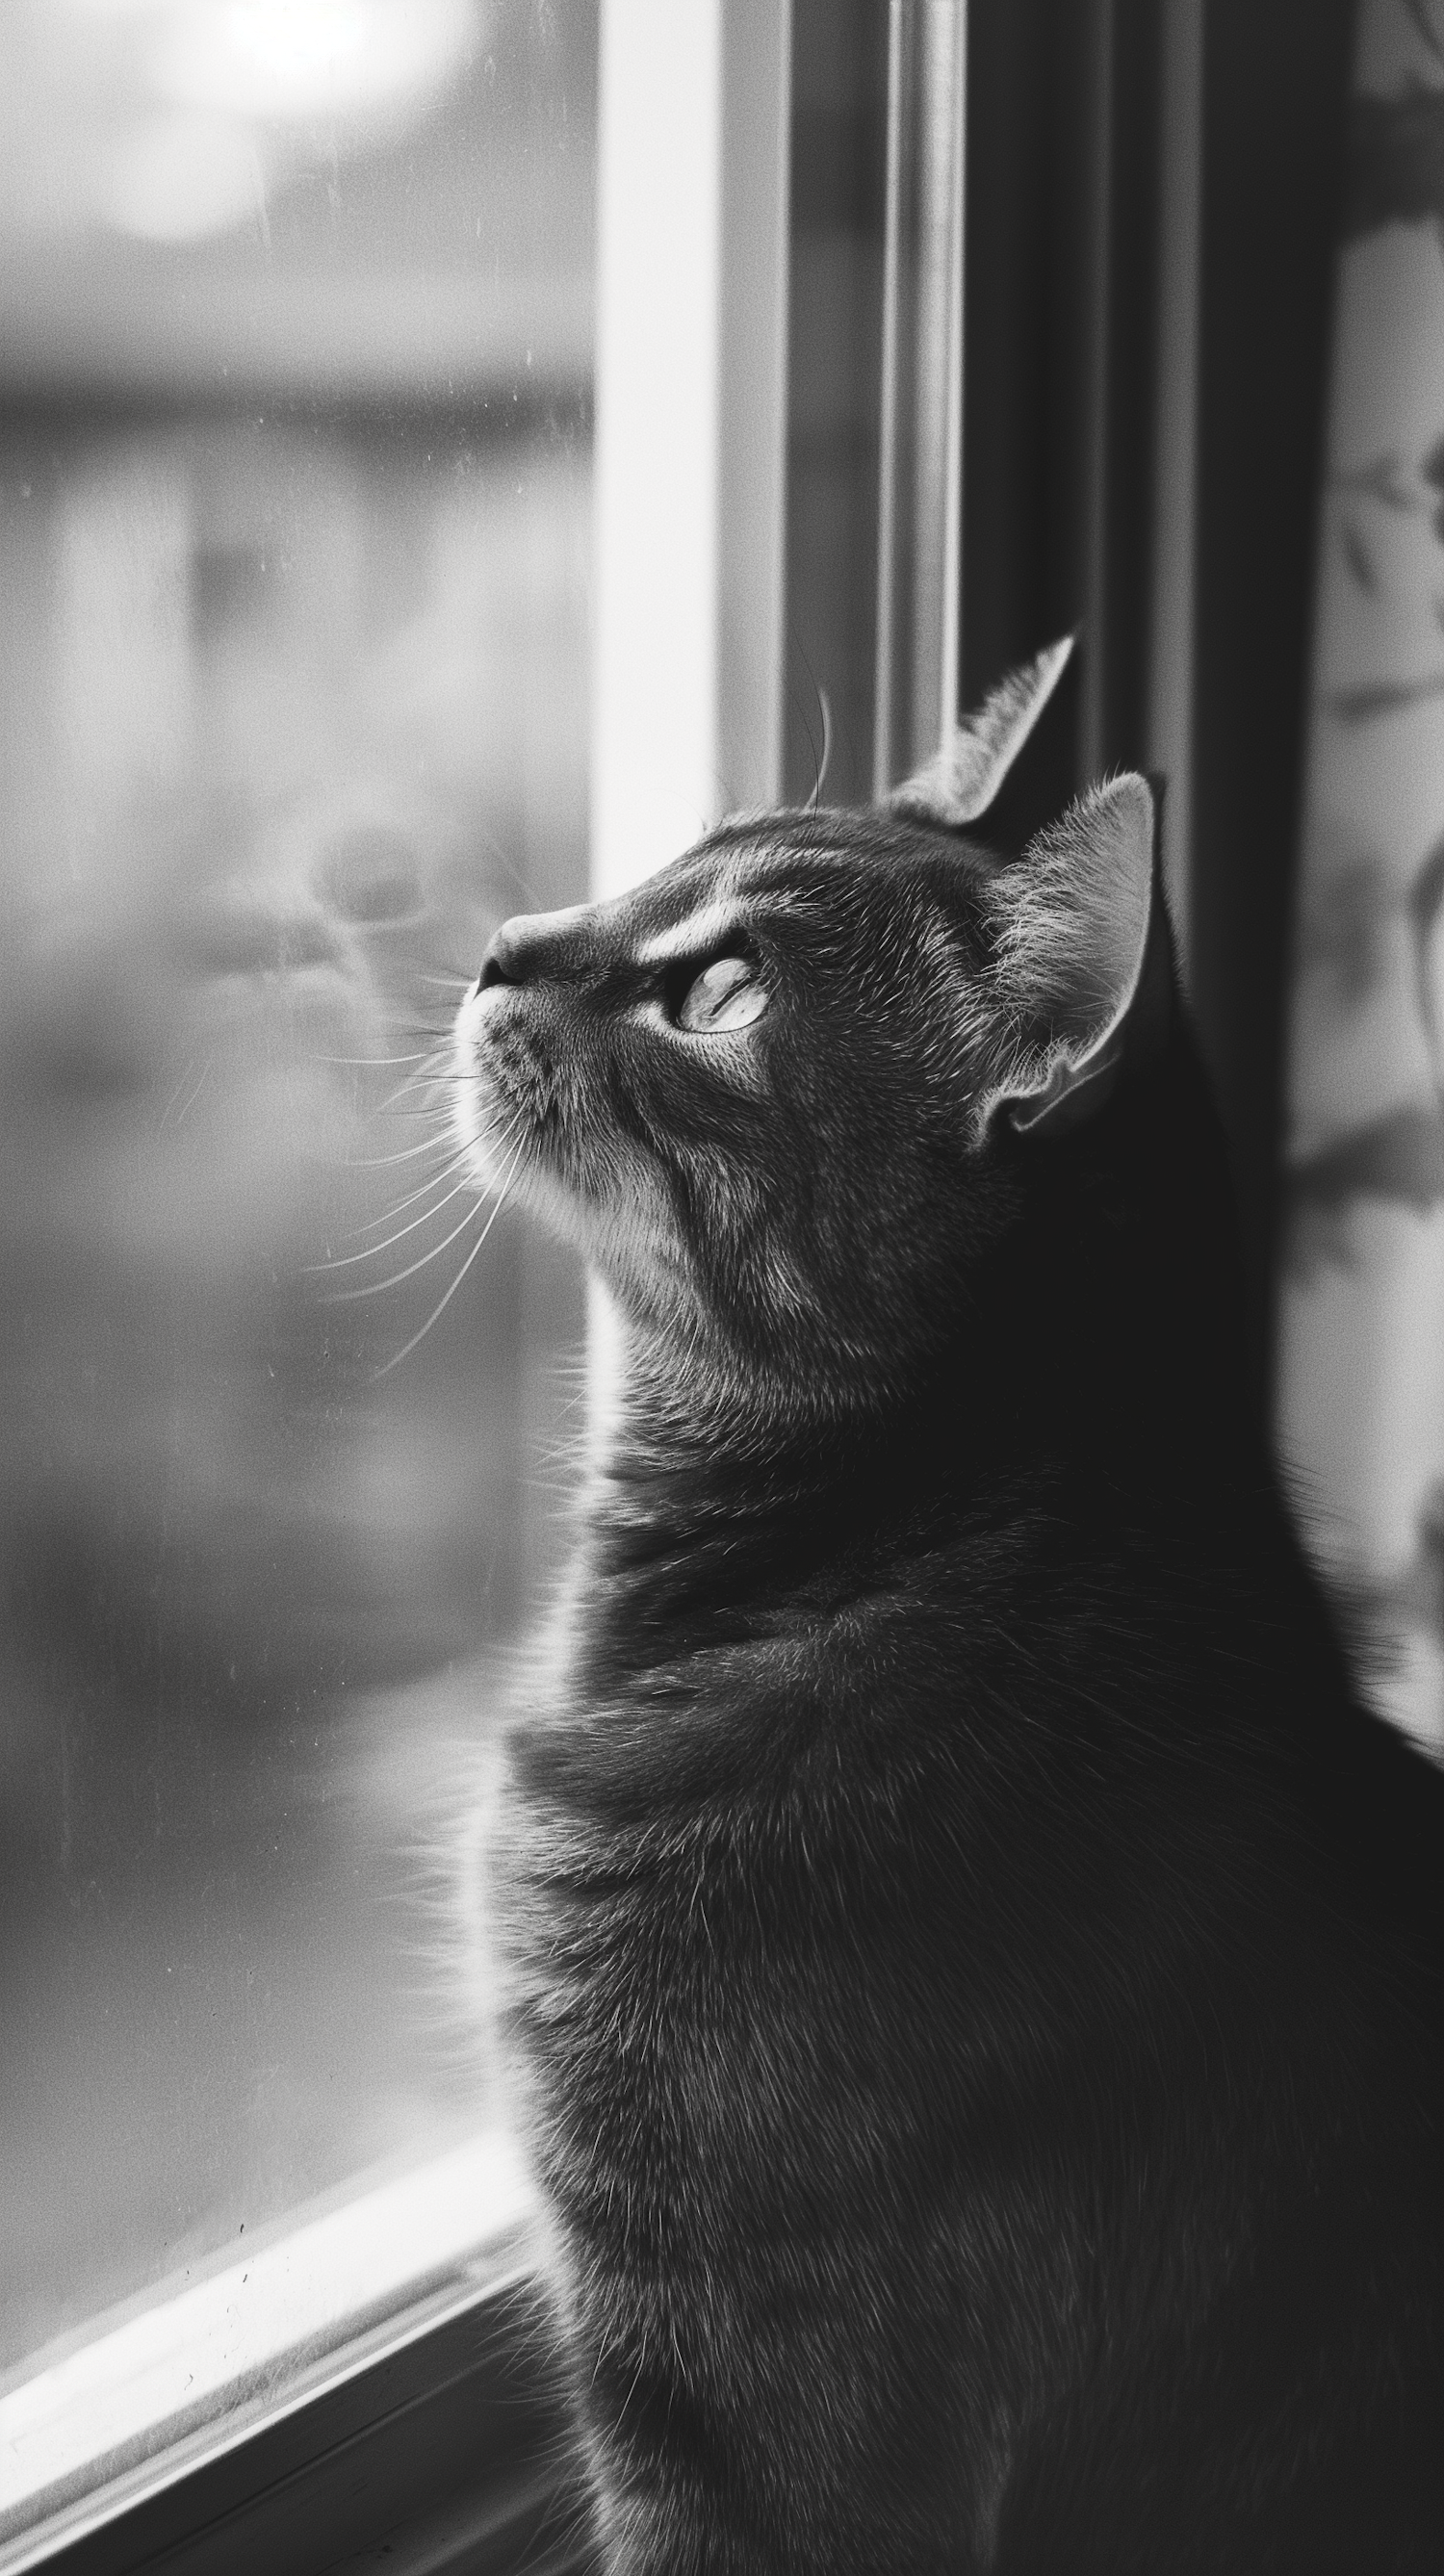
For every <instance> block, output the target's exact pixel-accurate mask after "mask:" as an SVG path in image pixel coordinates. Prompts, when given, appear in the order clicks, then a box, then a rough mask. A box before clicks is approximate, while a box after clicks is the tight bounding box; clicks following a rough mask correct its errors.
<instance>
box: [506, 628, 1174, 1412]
mask: <svg viewBox="0 0 1444 2576" xmlns="http://www.w3.org/2000/svg"><path fill="white" fill-rule="evenodd" d="M1066 651H1067V647H1066V646H1062V647H1055V648H1053V650H1052V652H1051V653H1049V654H1047V655H1044V656H1041V657H1040V659H1039V661H1038V662H1036V663H1034V664H1032V665H1030V666H1029V667H1028V669H1027V670H1025V671H1023V672H1021V673H1018V674H1015V675H1013V677H1012V678H1011V679H1010V680H1009V681H1007V682H1005V683H1004V685H1003V687H1002V689H1000V690H999V691H997V692H995V694H994V696H993V697H992V698H990V699H989V701H988V703H987V705H986V706H985V707H984V709H983V710H982V711H981V713H980V715H979V716H977V717H976V718H974V719H973V720H972V722H971V723H970V724H969V725H966V726H964V727H962V728H960V730H959V733H958V735H957V738H956V740H955V743H954V744H953V745H952V746H950V748H949V750H948V751H947V752H946V753H945V754H944V755H942V756H940V758H939V759H938V760H937V761H935V762H934V763H933V764H932V765H931V767H930V768H929V769H928V770H927V771H925V772H923V773H922V774H920V776H919V777H917V778H915V779H913V780H911V781H909V782H908V784H907V785H906V786H905V787H903V788H900V789H899V790H898V791H897V792H896V793H895V794H894V795H893V796H892V797H891V798H889V799H888V801H887V802H886V804H884V805H882V806H878V807H875V808H873V809H871V810H870V811H860V812H832V811H827V810H821V811H814V810H803V811H800V812H782V813H775V814H759V815H749V816H743V817H740V818H736V819H734V820H732V821H729V822H727V823H724V824H722V825H721V826H720V827H719V828H718V829H717V830H716V831H714V832H712V833H710V834H709V835H708V836H707V838H706V839H705V840H703V841H701V842H699V843H698V845H697V846H696V848H694V849H692V850H689V851H687V852H686V853H685V854H684V855H683V856H682V857H681V858H679V859H677V860H675V861H673V862H672V864H671V865H670V866H668V867H665V868H663V869H662V870H661V871H660V872H659V873H658V874H657V875H656V876H653V877H651V878H649V879H648V880H647V881H646V883H645V884H643V885H640V886H638V887H637V888H636V889H635V890H634V891H632V892H630V893H628V894H626V895H623V896H621V897H619V898H617V899H616V900H614V901H611V902H604V903H596V904H588V905H581V906H578V907H576V908H575V909H573V910H571V911H567V912H558V913H547V914H538V915H529V916H523V917H520V918H518V919H516V920H513V921H509V922H506V923H505V924H503V926H502V928H501V929H500V930H499V931H498V933H497V935H496V937H495V939H494V940H493V941H492V944H491V947H490V949H489V950H488V952H487V956H486V960H485V963H484V965H483V968H482V971H481V975H480V978H479V981H478V983H477V985H476V986H475V987H474V989H473V991H472V992H471V993H470V994H469V995H468V997H467V999H466V1001H465V1003H464V1004H463V1006H462V1008H461V1011H460V1014H459V1017H458V1022H457V1028H456V1067H455V1070H456V1074H457V1077H458V1083H457V1098H458V1113H457V1114H458V1117H459V1120H460V1125H461V1130H462V1135H463V1138H464V1141H465V1144H466V1146H467V1148H468V1150H469V1152H470V1154H471V1156H472V1158H473V1162H474V1167H475V1169H476V1172H477V1176H478V1178H480V1179H483V1180H485V1181H487V1182H489V1183H490V1184H491V1185H492V1186H493V1187H498V1186H501V1185H503V1184H504V1185H506V1186H507V1187H508V1189H509V1190H511V1191H512V1192H514V1193H515V1195H516V1197H517V1198H519V1199H520V1200H522V1201H523V1202H525V1203H527V1204H529V1205H531V1206H532V1207H534V1208H535V1209H536V1210H537V1211H538V1213H540V1214H542V1215H543V1216H544V1217H546V1218H547V1219H549V1220H550V1221H551V1222H552V1223H553V1224H555V1225H556V1226H557V1227H559V1228H560V1229H561V1230H562V1231H563V1232H564V1233H565V1234H567V1235H568V1236H570V1237H571V1238H572V1239H573V1240H574V1241H576V1242H578V1243H579V1244H580V1245H581V1246H582V1248H583V1249H584V1250H585V1252H586V1253H587V1255H588V1257H589V1258H590V1259H591V1260H592V1261H593V1262H594V1264H595V1265H596V1267H597V1268H598V1269H599V1270H600V1272H601V1274H602V1276H603V1278H604V1279H605V1280H606V1281H607V1283H608V1284H609V1286H610V1287H611V1288H612V1290H613V1291H614V1293H615V1294H616V1296H617V1297H618V1298H619V1300H620V1302H621V1304H622V1306H623V1308H624V1309H625V1310H626V1311H627V1312H628V1313H629V1314H630V1315H631V1317H632V1318H633V1319H634V1320H636V1321H637V1322H639V1323H641V1324H642V1325H643V1326H644V1328H646V1329H647V1330H648V1331H649V1332H650V1334H651V1336H652V1338H653V1340H654V1342H655V1343H656V1345H657V1346H658V1347H660V1348H662V1349H664V1350H666V1351H669V1352H670V1353H671V1354H672V1355H673V1356H674V1358H675V1360H676V1362H677V1364H678V1365H679V1366H681V1367H684V1368H687V1369H689V1370H690V1371H701V1372H702V1373H703V1374H704V1375H705V1378H706V1381H707V1383H708V1384H709V1386H710V1387H711V1388H712V1389H713V1390H714V1391H717V1392H720V1394H721V1396H722V1398H723V1400H724V1401H725V1400H726V1397H727V1394H728V1391H729V1390H731V1391H732V1392H733V1393H734V1394H735V1396H736V1398H737V1400H738V1402H739V1403H741V1402H743V1401H744V1400H745V1399H746V1398H747V1397H748V1396H749V1395H751V1396H762V1395H765V1396H766V1397H767V1399H768V1408H767V1409H769V1410H772V1409H775V1407H776V1405H777V1404H779V1403H782V1404H784V1405H785V1406H787V1407H788V1408H789V1409H800V1410H801V1411H802V1412H803V1413H805V1414H810V1415H811V1416H813V1417H816V1416H818V1415H825V1414H827V1413H828V1412H831V1411H835V1410H836V1408H837V1405H838V1403H839V1401H844V1402H845V1401H849V1400H851V1399H853V1398H856V1399H857V1400H859V1401H862V1402H865V1403H866V1402H870V1401H873V1400H876V1399H877V1398H879V1397H881V1396H885V1395H886V1393H887V1392H888V1390H889V1389H895V1388H897V1387H899V1386H900V1385H901V1384H903V1383H905V1382H906V1380H907V1379H908V1377H909V1376H910V1375H911V1374H912V1372H913V1370H914V1368H915V1366H916V1364H917V1361H918V1359H919V1358H920V1356H922V1355H924V1354H925V1353H926V1352H927V1350H928V1349H929V1348H930V1347H931V1346H933V1345H935V1344H936V1342H937V1339H938V1337H939V1335H941V1334H943V1333H946V1332H947V1331H949V1330H952V1329H955V1327H956V1322H957V1316H958V1310H959V1303H960V1299H961V1300H965V1297H966V1282H967V1276H968V1271H969V1266H970V1263H972V1262H973V1261H974V1260H975V1259H976V1257H977V1255H978V1254H979V1252H980V1251H981V1250H982V1249H983V1248H984V1247H985V1246H986V1245H987V1244H988V1243H989V1242H991V1241H993V1240H995V1239H996V1237H997V1236H998V1234H999V1232H1000V1230H1001V1229H1003V1228H1004V1227H1005V1226H1006V1225H1007V1224H1008V1222H1009V1220H1010V1216H1011V1215H1012V1214H1014V1213H1015V1212H1016V1210H1017V1208H1018V1205H1019V1203H1020V1200H1021V1198H1022V1197H1023V1196H1024V1195H1025V1194H1026V1188H1027V1165H1028V1161H1029V1158H1030V1157H1036V1156H1039V1155H1044V1156H1046V1155H1047V1154H1048V1153H1049V1152H1050V1151H1056V1150H1057V1145H1058V1141H1059V1139H1060V1138H1062V1137H1064V1136H1065V1135H1066V1134H1067V1132H1068V1130H1069V1129H1070V1128H1071V1127H1074V1126H1076V1125H1077V1124H1079V1123H1081V1122H1083V1121H1086V1120H1088V1119H1089V1118H1090V1117H1091V1116H1093V1115H1094V1114H1096V1112H1097V1111H1098V1110H1099V1109H1100V1108H1101V1107H1102V1105H1103V1103H1104V1102H1105V1100H1106V1098H1107V1095H1108V1092H1109V1090H1110V1087H1111V1084H1112V1081H1113V1078H1114V1075H1115V1071H1116V1066H1117V1061H1118V1058H1119V1054H1120V1050H1121V1048H1122V1045H1123V1042H1124V1038H1125V1034H1126V1027H1127V1023H1128V1020H1129V1015H1130V1010H1131V1008H1132V1007H1133V1006H1134V1004H1135V997H1136V996H1137V993H1138V989H1139V984H1140V978H1141V977H1142V974H1143V968H1144V960H1145V954H1146V952H1147V951H1148V947H1149V935H1150V921H1151V917H1152V909H1153V805H1152V798H1151V796H1150V793H1149V790H1148V787H1147V786H1146V784H1145V782H1144V781H1143V780H1142V779H1141V778H1139V777H1134V776H1126V777H1122V778H1118V779H1115V780H1114V781H1112V782H1111V783H1110V784H1108V785H1106V786H1103V787H1100V788H1097V789H1095V790H1093V791H1092V792H1091V793H1090V794H1089V795H1088V796H1087V797H1085V798H1084V799H1083V800H1082V801H1081V802H1080V803H1079V804H1077V805H1076V806H1074V807H1073V808H1072V809H1071V811H1070V812H1069V813H1067V814H1066V815H1064V816H1063V818H1062V819H1061V821H1059V822H1058V823H1056V824H1055V825H1053V826H1052V827H1051V828H1050V829H1049V830H1048V831H1046V832H1044V833H1042V834H1041V835H1039V837H1038V838H1037V839H1035V840H1034V841H1032V842H1031V843H1030V844H1029V845H1028V847H1027V848H1026V849H1025V850H1023V851H1022V852H1021V854H1018V855H1016V856H1015V857H1012V858H1003V857H1000V856H999V855H998V854H997V853H995V852H993V851H991V850H989V849H988V848H987V846H986V845H985V844H984V843H983V842H981V841H979V840H976V839H974V838H971V837H970V836H969V833H968V826H969V825H970V824H971V823H972V822H973V821H974V820H975V819H976V818H977V817H979V816H980V815H982V814H983V813H985V812H986V809H987V806H988V804H989V803H990V802H991V800H992V798H993V796H994V795H995V793H996V791H997V788H998V786H999V785H1000V783H1001V780H1002V777H1003V776H1004V774H1005V773H1006V770H1007V769H1008V767H1009V765H1010V764H1011V761H1012V760H1013V758H1014V757H1015V755H1016V753H1017V751H1018V748H1019V746H1020V744H1021V742H1022V740H1023V739H1024V738H1025V736H1026V734H1027V733H1028V732H1029V731H1030V730H1031V727H1032V725H1033V723H1034V722H1035V720H1036V718H1037V715H1038V713H1039V712H1040V710H1041V707H1042V705H1043V703H1044V702H1045V700H1046V698H1047V696H1048V694H1049V692H1050V691H1051V689H1052V687H1053V684H1054V682H1055V680H1056V678H1057V676H1058V672H1059V670H1060V669H1061V666H1062V662H1063V659H1064V658H1065V656H1066Z"/></svg>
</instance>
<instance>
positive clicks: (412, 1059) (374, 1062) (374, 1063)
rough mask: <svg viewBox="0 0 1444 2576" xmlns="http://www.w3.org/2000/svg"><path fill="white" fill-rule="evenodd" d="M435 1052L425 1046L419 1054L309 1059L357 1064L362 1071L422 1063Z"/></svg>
mask: <svg viewBox="0 0 1444 2576" xmlns="http://www.w3.org/2000/svg"><path fill="white" fill-rule="evenodd" d="M435 1052H436V1050H435V1048H434V1047H426V1048H423V1050H422V1052H421V1054H420V1055H317V1056H313V1057H312V1059H311V1061H312V1063H313V1064H344V1065H350V1066H358V1065H359V1066H360V1067H361V1069H362V1070H363V1071H364V1072H370V1071H371V1070H372V1069H373V1068H380V1069H382V1070H384V1069H385V1067H386V1066H387V1065H393V1064H424V1063H425V1062H426V1059H427V1056H429V1055H434V1054H435Z"/></svg>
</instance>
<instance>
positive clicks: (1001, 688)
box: [884, 635, 1073, 832]
mask: <svg viewBox="0 0 1444 2576" xmlns="http://www.w3.org/2000/svg"><path fill="white" fill-rule="evenodd" d="M1072 650H1073V638H1072V636H1071V635H1063V636H1060V637H1059V640H1058V642H1057V643H1056V644H1050V645H1048V647H1047V648H1046V650H1045V651H1044V652H1042V653H1039V654H1038V655H1037V656H1036V657H1035V659H1034V660H1033V661H1031V662H1024V663H1023V664H1022V665H1021V667H1020V668H1019V669H1018V670H1016V671H1010V672H1009V673H1008V676H1007V678H1006V679H1005V680H1000V681H999V682H998V685H997V687H996V688H995V689H993V690H992V691H991V692H990V693H989V695H988V696H987V697H986V698H985V699H984V701H983V703H982V705H981V706H980V707H979V708H978V709H977V711H976V713H975V714H973V715H970V716H964V718H963V721H962V723H961V724H960V725H958V726H957V727H956V729H955V731H954V733H953V737H952V740H951V742H947V743H944V745H943V748H942V750H941V751H939V752H937V753H935V754H934V756H933V758H932V759H931V760H930V761H929V762H928V764H927V767H926V768H925V769H920V770H919V771H918V772H917V774H916V776H915V777H913V778H908V779H905V780H904V781H903V784H902V786H901V787H895V788H894V789H893V791H892V793H891V795H890V796H888V797H887V798H886V799H885V800H884V801H885V803H886V806H887V809H888V811H889V813H892V814H905V815H907V816H908V818H909V820H910V821H912V822H914V823H930V824H932V826H933V828H934V829H935V830H938V831H945V832H960V831H962V830H963V828H964V826H965V825H967V824H969V823H975V822H976V821H977V819H978V816H979V815H980V814H985V813H986V812H987V810H988V807H989V806H990V805H991V804H992V802H993V799H994V797H995V796H996V795H997V793H998V790H999V788H1000V787H1001V786H1002V784H1003V781H1004V779H1005V778H1006V777H1007V775H1008V772H1009V770H1010V769H1011V768H1012V766H1013V763H1014V761H1015V760H1016V759H1017V757H1018V754H1019V752H1020V751H1021V750H1022V748H1023V745H1024V743H1025V742H1026V741H1027V739H1028V736H1029V734H1030V733H1031V732H1032V730H1033V727H1034V725H1035V724H1036V723H1037V721H1038V718H1039V717H1040V715H1041V714H1042V712H1043V709H1044V708H1045V707H1046V705H1047V703H1048V700H1049V699H1050V698H1051V696H1052V694H1053V691H1054V690H1055V689H1056V687H1057V685H1058V682H1059V679H1060V678H1061V676H1062V672H1063V666H1064V664H1065V663H1066V662H1067V659H1068V656H1069V654H1070V653H1071V652H1072Z"/></svg>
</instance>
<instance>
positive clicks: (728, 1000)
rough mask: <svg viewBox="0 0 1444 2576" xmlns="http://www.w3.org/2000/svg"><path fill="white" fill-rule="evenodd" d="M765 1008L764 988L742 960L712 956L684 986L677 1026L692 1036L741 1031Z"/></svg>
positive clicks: (756, 974) (759, 978)
mask: <svg viewBox="0 0 1444 2576" xmlns="http://www.w3.org/2000/svg"><path fill="white" fill-rule="evenodd" d="M766 1008H767V987H766V985H765V984H764V983H763V981H762V979H761V977H760V975H759V974H758V972H757V969H756V967H755V966H752V965H750V964H749V962H748V960H747V959H746V958H745V957H714V958H713V960H712V963H711V965H710V966H704V967H703V969H702V972H701V974H700V975H698V976H697V977H696V978H695V979H694V981H693V982H692V983H691V984H689V985H688V987H687V990H686V993H685V994H684V995H683V998H682V1005H681V1008H680V1010H679V1011H678V1013H677V1025H678V1027H679V1028H682V1029H690V1030H691V1031H692V1032H693V1034H694V1035H695V1036H698V1037H710V1036H712V1035H713V1034H714V1032H716V1031H719V1030H722V1029H745V1028H746V1027H747V1026H748V1024H749V1022H750V1021H752V1020H755V1019H757V1018H759V1017H760V1015H761V1013H762V1012H763V1011H765V1010H766Z"/></svg>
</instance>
